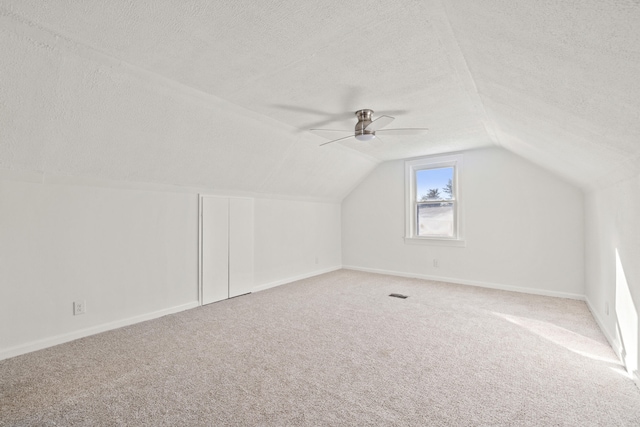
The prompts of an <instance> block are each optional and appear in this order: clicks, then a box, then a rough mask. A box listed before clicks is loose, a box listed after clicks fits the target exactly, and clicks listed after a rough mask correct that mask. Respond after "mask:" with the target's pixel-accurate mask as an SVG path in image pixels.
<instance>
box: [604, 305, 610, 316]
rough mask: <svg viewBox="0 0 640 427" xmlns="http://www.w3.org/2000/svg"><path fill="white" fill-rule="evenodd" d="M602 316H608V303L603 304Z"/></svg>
mask: <svg viewBox="0 0 640 427" xmlns="http://www.w3.org/2000/svg"><path fill="white" fill-rule="evenodd" d="M604 314H606V315H607V316H608V315H609V302H608V301H607V302H605V303H604Z"/></svg>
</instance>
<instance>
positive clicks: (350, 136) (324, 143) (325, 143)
mask: <svg viewBox="0 0 640 427" xmlns="http://www.w3.org/2000/svg"><path fill="white" fill-rule="evenodd" d="M354 137H355V135H349V136H345V137H344V138H338V139H334V140H333V141H329V142H323V143H322V144H320V145H319V146H320V147H322V146H323V145H327V144H331V143H332V142H337V141H342V140H343V139H349V138H354Z"/></svg>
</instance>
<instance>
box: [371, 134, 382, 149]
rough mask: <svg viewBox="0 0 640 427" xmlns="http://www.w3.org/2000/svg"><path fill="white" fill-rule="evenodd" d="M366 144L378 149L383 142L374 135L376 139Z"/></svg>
mask: <svg viewBox="0 0 640 427" xmlns="http://www.w3.org/2000/svg"><path fill="white" fill-rule="evenodd" d="M368 144H369V145H371V146H372V147H374V148H380V147H382V146H383V145H384V141H383V140H381V139H380V137H379V136H378V135H376V137H375V138H373V139H372V140H371V141H369V142H368Z"/></svg>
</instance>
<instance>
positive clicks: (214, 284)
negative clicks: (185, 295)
mask: <svg viewBox="0 0 640 427" xmlns="http://www.w3.org/2000/svg"><path fill="white" fill-rule="evenodd" d="M201 230H202V231H201V232H202V304H209V303H212V302H216V301H220V300H223V299H227V298H229V199H228V198H226V197H211V196H207V197H203V198H202V228H201Z"/></svg>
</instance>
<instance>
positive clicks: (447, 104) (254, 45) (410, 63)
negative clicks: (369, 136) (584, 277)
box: [0, 0, 640, 200]
mask: <svg viewBox="0 0 640 427" xmlns="http://www.w3.org/2000/svg"><path fill="white" fill-rule="evenodd" d="M638 22H640V4H639V2H638V1H636V0H628V1H617V2H603V1H588V2H584V1H582V2H525V1H499V0H495V1H459V0H458V1H455V0H454V1H448V2H440V1H406V0H395V1H379V2H375V1H373V2H372V1H358V0H356V1H350V2H343V1H336V0H329V1H322V0H320V1H315V2H300V1H289V0H280V1H269V2H255V1H245V0H239V1H233V2H211V1H205V0H193V1H189V2H184V1H178V0H163V1H158V0H156V1H151V0H148V1H125V0H110V1H107V0H94V1H91V2H78V1H71V0H68V1H57V2H42V1H40V0H0V53H1V54H2V61H0V81H1V84H0V168H2V169H10V170H27V171H40V172H45V173H52V174H66V175H79V176H92V177H102V178H108V179H118V180H129V181H141V182H154V183H165V184H176V185H185V186H199V187H206V188H210V189H212V190H235V191H246V192H255V193H263V194H279V195H289V196H301V197H306V196H311V197H318V198H327V199H335V200H340V199H341V198H342V197H344V196H345V195H346V194H347V193H348V192H349V191H350V190H351V188H353V186H354V185H356V184H357V183H358V182H359V181H360V180H361V179H362V178H363V177H364V176H365V175H366V174H367V173H368V172H369V171H370V170H371V169H372V168H373V167H375V165H376V164H377V163H379V162H380V161H384V160H389V159H398V158H407V157H413V156H418V155H427V154H436V153H442V152H449V151H459V150H464V149H471V148H476V147H482V146H488V145H502V146H504V147H505V148H507V149H509V150H512V151H514V152H516V153H518V154H520V155H522V156H524V157H527V158H529V159H531V160H532V161H534V162H536V163H538V164H541V165H543V166H544V167H547V168H549V169H551V170H553V171H555V172H556V173H558V174H560V175H562V176H564V177H566V178H567V179H569V180H571V181H573V182H575V183H577V184H579V185H581V186H583V187H584V188H591V187H597V186H602V185H606V184H607V183H610V182H613V181H614V180H617V179H621V178H624V177H626V176H630V175H633V174H637V173H640V166H638V164H639V163H640V162H638V160H640V144H638V141H639V139H640V138H639V137H640V120H639V119H640V84H639V83H638V78H637V76H638V75H640V31H637V23H638ZM361 108H371V109H373V110H375V111H376V115H377V114H391V115H394V116H395V117H396V121H395V122H394V123H393V125H392V126H393V127H429V128H430V132H429V133H428V134H427V135H426V136H424V135H422V136H410V137H409V136H402V137H400V136H397V137H391V136H388V137H385V138H384V139H381V141H380V143H379V144H377V145H371V144H364V143H359V142H357V141H348V142H340V143H334V144H331V145H328V146H325V147H322V148H320V147H318V145H319V144H320V143H322V142H325V140H323V139H322V138H320V137H318V136H316V135H313V134H311V133H310V132H308V129H309V128H312V127H327V128H334V129H341V128H344V129H350V128H352V127H353V125H354V124H355V119H354V116H353V112H354V111H355V110H357V109H361ZM390 127H391V126H390Z"/></svg>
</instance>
